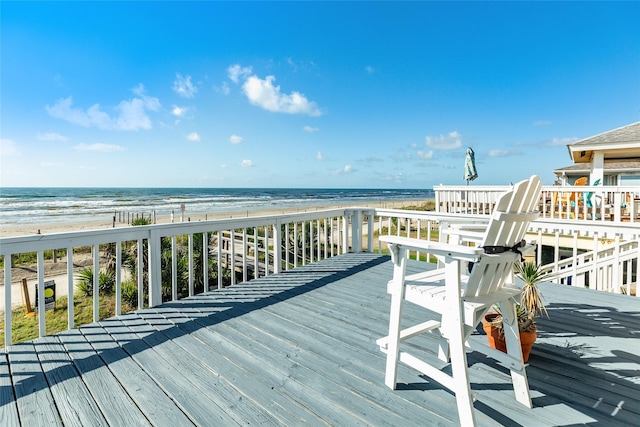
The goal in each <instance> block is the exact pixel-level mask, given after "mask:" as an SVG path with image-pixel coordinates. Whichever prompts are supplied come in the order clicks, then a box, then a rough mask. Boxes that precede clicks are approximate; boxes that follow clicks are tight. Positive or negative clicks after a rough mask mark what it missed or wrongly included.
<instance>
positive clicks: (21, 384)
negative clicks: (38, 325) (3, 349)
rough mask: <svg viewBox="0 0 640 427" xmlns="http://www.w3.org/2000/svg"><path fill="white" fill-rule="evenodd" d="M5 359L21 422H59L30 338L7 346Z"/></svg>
mask: <svg viewBox="0 0 640 427" xmlns="http://www.w3.org/2000/svg"><path fill="white" fill-rule="evenodd" d="M9 363H10V366H11V378H12V381H13V390H14V393H15V397H16V404H17V408H18V413H19V416H20V422H21V423H22V425H24V426H42V425H49V426H61V425H63V424H62V420H61V419H60V414H59V413H58V410H57V408H56V406H55V403H54V400H53V396H52V394H51V390H50V389H49V384H48V383H47V379H46V377H45V375H44V372H42V367H41V366H40V360H39V359H38V354H37V353H36V349H35V347H34V345H33V342H24V343H20V344H16V345H13V346H11V348H10V349H9Z"/></svg>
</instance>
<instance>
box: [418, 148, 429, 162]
mask: <svg viewBox="0 0 640 427" xmlns="http://www.w3.org/2000/svg"><path fill="white" fill-rule="evenodd" d="M416 155H417V156H418V158H419V159H423V160H431V159H433V150H429V151H426V152H425V151H422V150H418V152H417V153H416Z"/></svg>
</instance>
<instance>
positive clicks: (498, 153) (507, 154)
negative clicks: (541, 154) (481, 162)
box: [489, 150, 522, 157]
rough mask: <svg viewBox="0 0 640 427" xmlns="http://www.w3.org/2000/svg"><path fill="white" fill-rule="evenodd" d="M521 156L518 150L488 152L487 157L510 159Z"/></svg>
mask: <svg viewBox="0 0 640 427" xmlns="http://www.w3.org/2000/svg"><path fill="white" fill-rule="evenodd" d="M521 154H522V151H520V150H489V157H510V156H519V155H521Z"/></svg>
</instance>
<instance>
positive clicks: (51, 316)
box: [0, 295, 135, 348]
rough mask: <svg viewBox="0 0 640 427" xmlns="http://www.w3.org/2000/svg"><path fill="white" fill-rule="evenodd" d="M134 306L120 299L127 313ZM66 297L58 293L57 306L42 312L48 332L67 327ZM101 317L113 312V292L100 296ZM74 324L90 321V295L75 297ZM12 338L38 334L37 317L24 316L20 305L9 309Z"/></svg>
mask: <svg viewBox="0 0 640 427" xmlns="http://www.w3.org/2000/svg"><path fill="white" fill-rule="evenodd" d="M133 310H135V308H134V307H133V306H131V305H129V304H127V303H126V302H124V301H123V302H122V312H123V313H127V312H129V311H133ZM67 313H68V307H67V297H66V296H64V297H60V298H58V299H57V300H56V308H55V309H54V310H49V311H47V312H46V313H45V325H46V331H47V335H51V334H55V333H58V332H62V331H65V330H67ZM99 313H100V319H101V320H102V319H106V318H109V317H113V316H115V313H116V303H115V296H114V295H105V296H101V297H100V302H99ZM73 321H74V327H76V328H78V327H80V326H82V325H87V324H89V323H92V322H93V298H89V297H85V296H82V295H75V297H74V311H73ZM12 323H13V325H12V332H11V335H12V340H13V344H17V343H19V342H23V341H28V340H32V339H35V338H38V336H39V334H38V317H37V316H34V317H27V316H25V314H24V309H23V308H22V307H18V308H14V309H13V310H12ZM2 347H4V314H2V318H1V319H0V348H2Z"/></svg>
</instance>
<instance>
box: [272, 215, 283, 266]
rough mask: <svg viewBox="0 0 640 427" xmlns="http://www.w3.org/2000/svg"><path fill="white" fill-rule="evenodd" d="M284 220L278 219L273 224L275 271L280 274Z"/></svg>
mask: <svg viewBox="0 0 640 427" xmlns="http://www.w3.org/2000/svg"><path fill="white" fill-rule="evenodd" d="M281 227H282V221H281V220H280V219H276V223H275V224H274V225H273V273H274V274H278V273H280V271H281V266H280V263H281V262H282V229H281Z"/></svg>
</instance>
